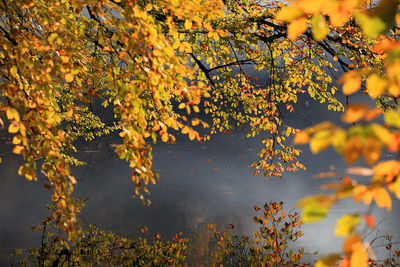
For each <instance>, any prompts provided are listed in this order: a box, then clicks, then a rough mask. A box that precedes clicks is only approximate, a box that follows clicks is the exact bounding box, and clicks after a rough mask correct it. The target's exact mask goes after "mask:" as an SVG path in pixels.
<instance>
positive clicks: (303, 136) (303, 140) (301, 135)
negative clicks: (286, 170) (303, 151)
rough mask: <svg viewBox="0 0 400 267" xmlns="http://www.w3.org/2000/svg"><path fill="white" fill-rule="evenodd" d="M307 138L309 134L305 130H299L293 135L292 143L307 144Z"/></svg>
mask: <svg viewBox="0 0 400 267" xmlns="http://www.w3.org/2000/svg"><path fill="white" fill-rule="evenodd" d="M309 140H310V136H309V135H308V134H307V133H306V132H304V131H300V132H298V133H296V135H295V136H294V139H293V143H294V144H295V145H304V144H307V143H308V141H309Z"/></svg>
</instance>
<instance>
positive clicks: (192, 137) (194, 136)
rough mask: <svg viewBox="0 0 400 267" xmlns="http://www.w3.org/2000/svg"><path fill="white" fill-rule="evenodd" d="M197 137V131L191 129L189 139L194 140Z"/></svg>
mask: <svg viewBox="0 0 400 267" xmlns="http://www.w3.org/2000/svg"><path fill="white" fill-rule="evenodd" d="M195 138H196V132H195V131H193V130H192V129H190V131H189V139H190V140H194V139H195Z"/></svg>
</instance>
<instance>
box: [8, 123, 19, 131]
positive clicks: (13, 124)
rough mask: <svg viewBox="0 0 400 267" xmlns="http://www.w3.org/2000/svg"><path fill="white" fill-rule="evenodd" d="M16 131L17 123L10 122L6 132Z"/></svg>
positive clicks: (17, 129)
mask: <svg viewBox="0 0 400 267" xmlns="http://www.w3.org/2000/svg"><path fill="white" fill-rule="evenodd" d="M18 131H19V124H18V123H17V122H15V121H13V122H12V123H10V125H9V126H8V132H9V133H17V132H18Z"/></svg>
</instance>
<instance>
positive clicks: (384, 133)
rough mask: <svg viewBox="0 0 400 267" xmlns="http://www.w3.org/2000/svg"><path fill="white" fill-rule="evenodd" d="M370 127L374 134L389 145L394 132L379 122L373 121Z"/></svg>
mask: <svg viewBox="0 0 400 267" xmlns="http://www.w3.org/2000/svg"><path fill="white" fill-rule="evenodd" d="M369 127H370V129H371V130H372V133H373V134H374V136H375V137H376V138H378V139H379V141H380V142H381V143H383V144H385V145H387V144H388V143H389V142H390V140H391V139H392V134H391V133H390V131H389V130H388V129H387V128H385V127H383V126H381V125H379V124H377V123H372V124H370V125H369Z"/></svg>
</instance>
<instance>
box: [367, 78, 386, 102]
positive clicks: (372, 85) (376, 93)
mask: <svg viewBox="0 0 400 267" xmlns="http://www.w3.org/2000/svg"><path fill="white" fill-rule="evenodd" d="M387 85H388V82H387V80H386V79H383V78H381V77H380V76H379V75H378V74H376V73H373V74H371V75H370V76H369V77H368V78H367V93H368V94H369V95H370V96H371V97H372V98H377V97H380V96H381V95H382V94H383V92H384V91H385V89H386V87H387Z"/></svg>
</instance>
